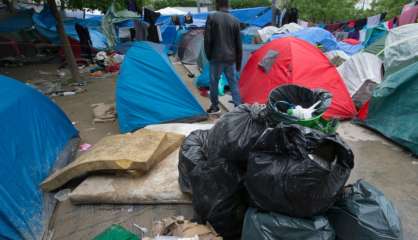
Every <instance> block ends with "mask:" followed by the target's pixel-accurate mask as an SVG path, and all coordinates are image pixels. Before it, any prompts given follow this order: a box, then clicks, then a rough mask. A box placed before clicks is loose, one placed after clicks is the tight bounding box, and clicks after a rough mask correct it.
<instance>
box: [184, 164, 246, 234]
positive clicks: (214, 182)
mask: <svg viewBox="0 0 418 240" xmlns="http://www.w3.org/2000/svg"><path fill="white" fill-rule="evenodd" d="M190 179H191V185H192V190H193V197H192V200H193V208H194V210H195V212H196V214H197V216H198V217H199V220H200V223H203V224H204V223H206V222H209V223H210V224H211V225H212V226H213V227H214V228H215V230H216V232H218V233H219V234H220V235H221V236H222V237H223V238H224V239H239V237H240V236H241V230H242V224H243V221H244V216H245V211H246V209H247V207H248V204H247V200H246V193H245V188H244V187H243V184H242V183H241V182H240V176H239V174H238V172H236V171H235V168H229V167H228V166H226V165H224V164H219V165H215V166H211V165H210V164H208V162H203V163H199V164H198V165H197V166H196V167H195V168H194V170H193V171H192V172H191V174H190Z"/></svg>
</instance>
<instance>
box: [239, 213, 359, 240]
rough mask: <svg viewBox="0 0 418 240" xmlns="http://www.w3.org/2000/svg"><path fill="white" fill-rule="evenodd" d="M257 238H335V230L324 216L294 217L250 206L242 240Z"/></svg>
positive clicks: (302, 239) (327, 239) (263, 239)
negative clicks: (262, 210)
mask: <svg viewBox="0 0 418 240" xmlns="http://www.w3.org/2000/svg"><path fill="white" fill-rule="evenodd" d="M256 239H262V240H334V239H335V232H334V229H332V227H331V225H330V223H329V222H328V219H327V218H326V217H324V216H317V217H313V218H292V217H288V216H285V215H281V214H278V213H268V212H261V211H258V210H257V209H254V208H249V209H248V210H247V213H246V215H245V220H244V227H243V229H242V238H241V240H256ZM353 239H355V238H353Z"/></svg>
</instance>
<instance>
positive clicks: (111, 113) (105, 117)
mask: <svg viewBox="0 0 418 240" xmlns="http://www.w3.org/2000/svg"><path fill="white" fill-rule="evenodd" d="M91 107H92V108H93V115H94V120H93V123H105V122H114V121H115V120H116V109H115V104H104V103H97V104H93V105H91Z"/></svg>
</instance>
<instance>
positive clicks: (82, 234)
mask: <svg viewBox="0 0 418 240" xmlns="http://www.w3.org/2000/svg"><path fill="white" fill-rule="evenodd" d="M174 65H175V67H176V69H177V71H178V73H179V74H180V75H181V76H182V77H183V80H184V81H185V83H186V84H187V86H188V87H189V88H190V90H191V91H192V92H193V93H194V95H195V96H196V97H197V98H198V99H199V101H200V102H201V104H202V105H203V106H204V107H205V108H206V107H208V106H209V101H208V99H207V98H204V97H201V96H200V95H199V94H198V91H197V89H196V88H195V87H194V86H193V83H192V79H191V78H189V77H188V76H187V72H186V70H185V69H184V67H183V66H182V65H179V64H174ZM56 68H57V64H40V65H32V66H25V67H21V68H8V69H5V68H2V69H0V73H1V74H5V75H8V76H11V77H13V78H16V79H19V80H22V81H32V80H35V79H56V78H58V76H57V74H56V72H55V69H56ZM45 72H49V73H50V74H45ZM42 73H43V74H42ZM115 84H116V77H115V76H113V77H109V78H106V79H95V80H89V81H88V85H87V86H86V89H87V92H85V93H82V94H79V95H75V96H66V97H53V100H54V101H55V102H56V103H57V104H58V105H59V106H60V107H61V108H62V109H63V110H64V111H65V112H66V113H67V115H68V116H69V118H70V119H71V121H73V122H74V123H75V124H76V127H77V128H78V129H79V131H80V136H81V139H82V143H90V144H95V143H97V141H99V140H100V139H101V138H102V137H104V136H106V135H112V134H118V132H119V131H118V125H117V122H114V123H99V124H93V122H92V121H93V115H92V110H91V107H90V105H91V104H95V103H100V102H103V103H113V102H114V99H115ZM339 132H340V134H341V135H342V137H343V138H344V139H345V140H346V141H347V143H348V144H349V145H350V146H351V147H352V149H353V151H354V153H355V156H356V159H355V169H354V170H353V172H352V176H351V179H350V182H354V181H356V180H357V179H360V178H361V179H365V180H367V181H369V182H370V183H372V184H374V185H375V186H377V187H378V188H380V189H381V190H382V191H383V192H384V193H385V194H386V195H387V197H388V198H390V199H391V200H392V201H393V202H394V203H395V206H396V207H397V209H398V210H399V212H400V215H401V219H402V223H403V227H404V232H405V239H407V240H414V239H418V228H417V226H418V160H417V159H416V158H414V157H412V156H411V154H410V153H408V152H406V151H404V150H402V149H401V148H399V147H398V146H396V145H394V144H393V143H391V142H389V141H387V140H386V139H384V138H383V137H381V136H380V135H379V134H376V133H374V132H371V131H369V130H367V129H364V128H361V127H358V126H356V125H353V124H351V123H349V122H346V123H343V124H342V125H341V127H340V129H339ZM173 215H184V216H186V217H192V216H193V211H192V208H191V206H189V205H165V206H161V205H160V206H125V205H122V206H110V205H97V206H74V205H72V204H71V203H70V202H69V201H66V202H63V203H60V204H59V205H58V206H57V208H56V211H55V214H54V217H53V218H52V219H51V227H50V233H51V237H52V238H51V239H91V238H92V237H94V236H95V235H97V234H98V233H100V232H102V231H103V230H104V229H106V228H107V227H109V226H110V225H111V224H122V225H124V226H125V227H126V228H128V229H130V230H132V231H134V232H138V229H137V228H136V227H135V226H134V225H135V224H137V225H140V226H145V227H148V228H149V227H150V226H151V223H152V221H153V220H159V219H160V218H162V217H165V216H173Z"/></svg>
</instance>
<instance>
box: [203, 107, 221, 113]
mask: <svg viewBox="0 0 418 240" xmlns="http://www.w3.org/2000/svg"><path fill="white" fill-rule="evenodd" d="M206 112H207V113H208V114H210V115H214V114H220V113H221V109H219V107H217V106H213V105H212V106H210V108H209V109H208V110H207V111H206Z"/></svg>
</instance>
